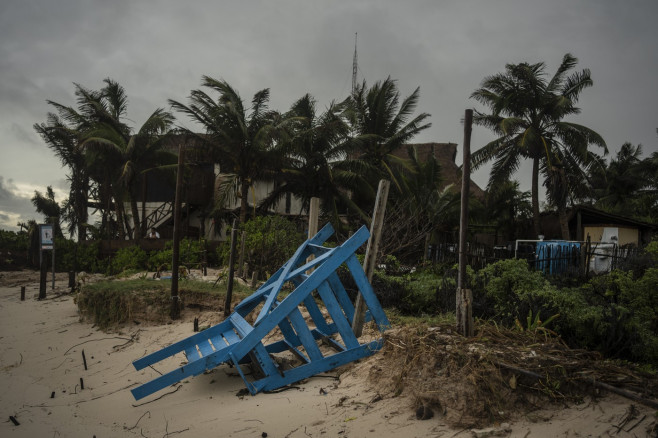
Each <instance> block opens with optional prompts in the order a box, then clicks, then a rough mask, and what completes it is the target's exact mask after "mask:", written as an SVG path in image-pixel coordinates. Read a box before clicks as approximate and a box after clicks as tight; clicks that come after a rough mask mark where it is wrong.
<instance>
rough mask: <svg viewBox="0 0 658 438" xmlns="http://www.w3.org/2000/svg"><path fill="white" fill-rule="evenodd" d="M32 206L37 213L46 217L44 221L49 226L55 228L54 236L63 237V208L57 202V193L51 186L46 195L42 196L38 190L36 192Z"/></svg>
mask: <svg viewBox="0 0 658 438" xmlns="http://www.w3.org/2000/svg"><path fill="white" fill-rule="evenodd" d="M32 204H33V205H34V208H36V210H37V213H41V214H43V215H44V220H45V222H46V223H47V224H51V225H52V226H53V235H54V236H56V237H63V234H62V227H61V216H62V208H61V207H60V206H59V204H58V203H57V201H55V192H54V191H53V188H52V187H51V186H48V187H47V188H46V193H45V195H42V194H41V192H39V191H38V190H35V191H34V196H33V197H32Z"/></svg>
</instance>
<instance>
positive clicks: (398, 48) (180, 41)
mask: <svg viewBox="0 0 658 438" xmlns="http://www.w3.org/2000/svg"><path fill="white" fill-rule="evenodd" d="M657 13H658V3H657V2H655V0H640V1H633V2H627V3H622V2H617V1H611V0H606V1H594V0H588V1H579V2H573V1H570V0H556V1H552V2H546V1H538V0H537V1H528V0H499V1H495V2H492V1H475V0H462V1H459V2H436V1H430V0H423V1H413V2H398V1H375V0H372V1H351V2H335V1H326V0H324V1H322V0H320V1H313V2H309V1H302V0H277V1H265V0H256V1H249V2H235V1H221V0H201V1H195V2H181V1H179V0H162V1H158V2H150V1H145V0H131V1H128V0H121V1H113V2H107V1H100V0H57V1H49V0H5V1H3V2H0V77H1V78H2V81H0V139H2V141H1V142H0V150H1V152H2V157H3V160H1V161H0V174H1V175H3V176H4V177H5V178H6V180H5V182H6V181H7V180H9V179H10V178H11V179H13V180H14V181H15V182H16V183H19V182H20V183H21V184H28V183H29V184H32V185H33V186H36V187H45V186H47V185H53V186H55V187H58V186H59V181H61V180H62V178H63V177H64V174H65V172H66V170H65V169H62V168H61V167H60V166H59V163H58V162H57V160H56V159H55V158H54V156H53V155H52V152H51V151H49V150H48V149H47V148H46V147H45V145H43V144H42V143H41V139H39V138H38V137H37V136H36V135H35V134H34V131H33V129H32V125H33V124H34V123H39V122H43V121H45V119H46V115H47V112H48V111H51V110H52V108H51V107H49V106H48V105H47V103H46V100H47V99H50V100H54V101H57V102H61V103H64V104H67V105H74V103H75V97H74V95H73V82H76V83H80V84H81V85H83V86H86V87H88V88H92V89H98V88H100V87H102V86H103V83H102V80H103V79H104V78H106V77H111V78H113V79H115V80H117V81H118V82H119V83H121V84H122V85H123V86H124V87H125V88H126V91H127V93H128V98H129V109H128V117H129V118H130V119H131V120H132V124H133V125H134V126H139V125H140V124H141V123H142V122H143V121H144V120H145V118H146V117H147V116H148V115H149V114H150V113H151V112H152V111H153V110H154V109H155V108H157V107H167V99H169V98H171V99H175V100H179V101H186V99H187V96H188V95H189V93H190V90H192V89H194V88H198V87H199V83H200V80H201V76H202V75H209V76H213V77H216V78H223V79H226V80H227V81H228V82H229V83H231V85H233V86H234V87H235V88H236V89H237V90H238V91H239V93H240V95H241V96H242V98H243V99H244V100H245V101H249V100H250V99H251V97H252V95H253V94H254V93H255V92H256V91H258V90H260V89H262V88H270V89H271V106H272V107H273V108H276V109H279V110H286V109H287V108H288V107H289V106H290V105H291V104H292V103H293V102H294V101H295V100H296V99H298V98H299V97H301V96H302V95H303V94H305V93H307V92H308V93H311V94H312V95H314V96H315V97H316V98H317V99H318V103H319V108H323V107H324V106H326V105H328V104H329V102H330V101H331V100H332V99H336V100H342V99H344V98H345V97H346V96H347V95H348V93H349V92H350V88H351V73H352V55H353V52H354V34H355V32H358V41H359V42H358V58H359V81H361V80H363V79H365V80H367V82H368V83H369V84H372V83H374V82H375V81H377V80H382V79H385V78H386V77H387V76H391V77H392V78H394V79H396V80H398V85H399V88H400V90H401V94H402V95H403V96H407V95H409V94H410V93H411V92H413V90H414V89H415V88H416V87H420V90H421V91H420V102H419V106H418V112H421V111H422V112H428V113H430V114H431V115H432V117H431V122H432V128H430V129H429V130H427V131H426V132H424V133H422V134H421V135H420V136H418V137H417V138H416V139H415V141H418V142H422V141H439V142H443V141H451V142H455V143H458V144H461V143H462V137H463V128H462V126H461V124H460V120H461V118H462V117H463V114H464V110H465V109H466V108H472V107H478V104H477V103H476V102H475V101H473V100H471V99H469V96H470V94H471V93H472V92H473V90H475V89H476V88H477V87H478V86H479V84H480V82H481V81H482V79H483V78H484V77H485V76H487V75H492V74H495V73H497V72H500V71H503V69H504V68H505V64H507V63H517V62H533V63H534V62H541V61H543V62H546V64H547V72H548V73H549V74H552V73H553V72H554V71H555V68H556V67H557V65H558V64H559V63H560V61H561V59H562V57H563V56H564V54H565V53H567V52H570V53H572V54H574V55H575V56H576V57H578V58H579V60H580V63H579V66H578V67H579V69H580V68H589V69H591V71H592V76H593V78H594V86H593V87H592V88H590V89H587V90H585V91H584V92H583V93H582V96H581V101H580V103H579V104H580V106H581V108H582V114H580V115H578V116H576V117H575V119H574V121H576V122H579V123H583V124H585V125H587V126H589V127H591V128H593V129H595V130H597V131H598V132H600V133H601V134H602V135H603V137H604V138H605V139H606V141H607V142H608V146H609V148H610V149H611V151H613V152H614V151H616V150H617V149H618V148H619V146H620V145H621V144H622V143H623V142H625V141H630V142H632V143H642V144H643V145H644V150H645V154H649V153H651V152H653V151H655V150H657V149H658V138H657V137H656V134H655V129H656V127H658V120H657V119H656V116H655V114H656V111H655V102H656V101H658V87H656V86H655V72H656V71H657V70H658V51H656V50H655V48H654V45H655V42H656V41H658V30H657V28H658V26H655V16H656V15H657ZM178 122H179V123H182V124H184V125H186V126H190V127H193V125H192V124H191V123H190V122H189V121H188V120H186V119H185V118H183V117H181V118H180V120H179V121H178ZM491 139H492V136H491V134H490V133H489V132H488V131H486V130H485V129H483V128H480V127H475V129H474V131H473V141H472V148H473V149H477V148H479V147H481V146H482V145H484V144H485V143H486V142H488V141H490V140H491ZM35 141H36V142H37V144H33V142H35ZM458 161H460V160H459V159H458ZM522 172H523V171H522ZM487 176H488V175H487V170H486V169H482V170H480V171H478V173H477V174H476V175H475V180H476V182H478V183H480V184H481V185H485V184H486V180H487ZM524 178H525V177H524V174H523V173H521V174H520V175H519V179H520V180H521V181H522V186H525V187H526V188H529V184H526V183H525V182H524Z"/></svg>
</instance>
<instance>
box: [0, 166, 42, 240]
mask: <svg viewBox="0 0 658 438" xmlns="http://www.w3.org/2000/svg"><path fill="white" fill-rule="evenodd" d="M36 216H37V215H36V213H35V211H34V206H33V205H32V202H31V201H30V198H29V197H27V196H25V195H23V194H21V193H19V190H18V188H17V187H16V185H15V184H14V183H13V181H12V180H11V179H9V180H5V179H4V177H2V176H0V228H2V229H5V230H18V227H17V226H16V224H17V223H18V222H25V221H27V220H28V219H32V218H34V217H36Z"/></svg>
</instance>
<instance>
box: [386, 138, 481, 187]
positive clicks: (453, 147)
mask: <svg viewBox="0 0 658 438" xmlns="http://www.w3.org/2000/svg"><path fill="white" fill-rule="evenodd" d="M409 147H413V148H415V149H416V154H417V156H418V161H420V162H425V161H427V160H429V158H430V157H431V156H432V155H434V157H435V158H436V160H437V161H438V162H439V165H440V166H441V178H442V179H443V184H442V187H445V186H447V185H449V184H453V188H454V190H455V191H457V192H459V191H461V184H462V172H461V169H460V168H459V166H457V164H455V158H456V157H457V144H456V143H417V144H408V145H404V146H402V147H400V148H398V149H397V150H395V151H394V152H393V154H394V155H395V156H397V157H400V158H409V152H408V148H409ZM470 191H471V194H472V195H473V196H475V197H476V198H478V199H480V200H483V199H484V190H482V188H480V186H478V185H477V184H475V182H474V181H473V180H472V179H471V189H470Z"/></svg>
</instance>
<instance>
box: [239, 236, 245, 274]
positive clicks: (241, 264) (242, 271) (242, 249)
mask: <svg viewBox="0 0 658 438" xmlns="http://www.w3.org/2000/svg"><path fill="white" fill-rule="evenodd" d="M246 244H247V232H246V231H243V232H242V238H241V241H240V259H239V260H240V261H239V262H238V277H242V278H245V277H246V276H247V268H246V267H245V265H244V252H245V249H246V248H245V245H246Z"/></svg>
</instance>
